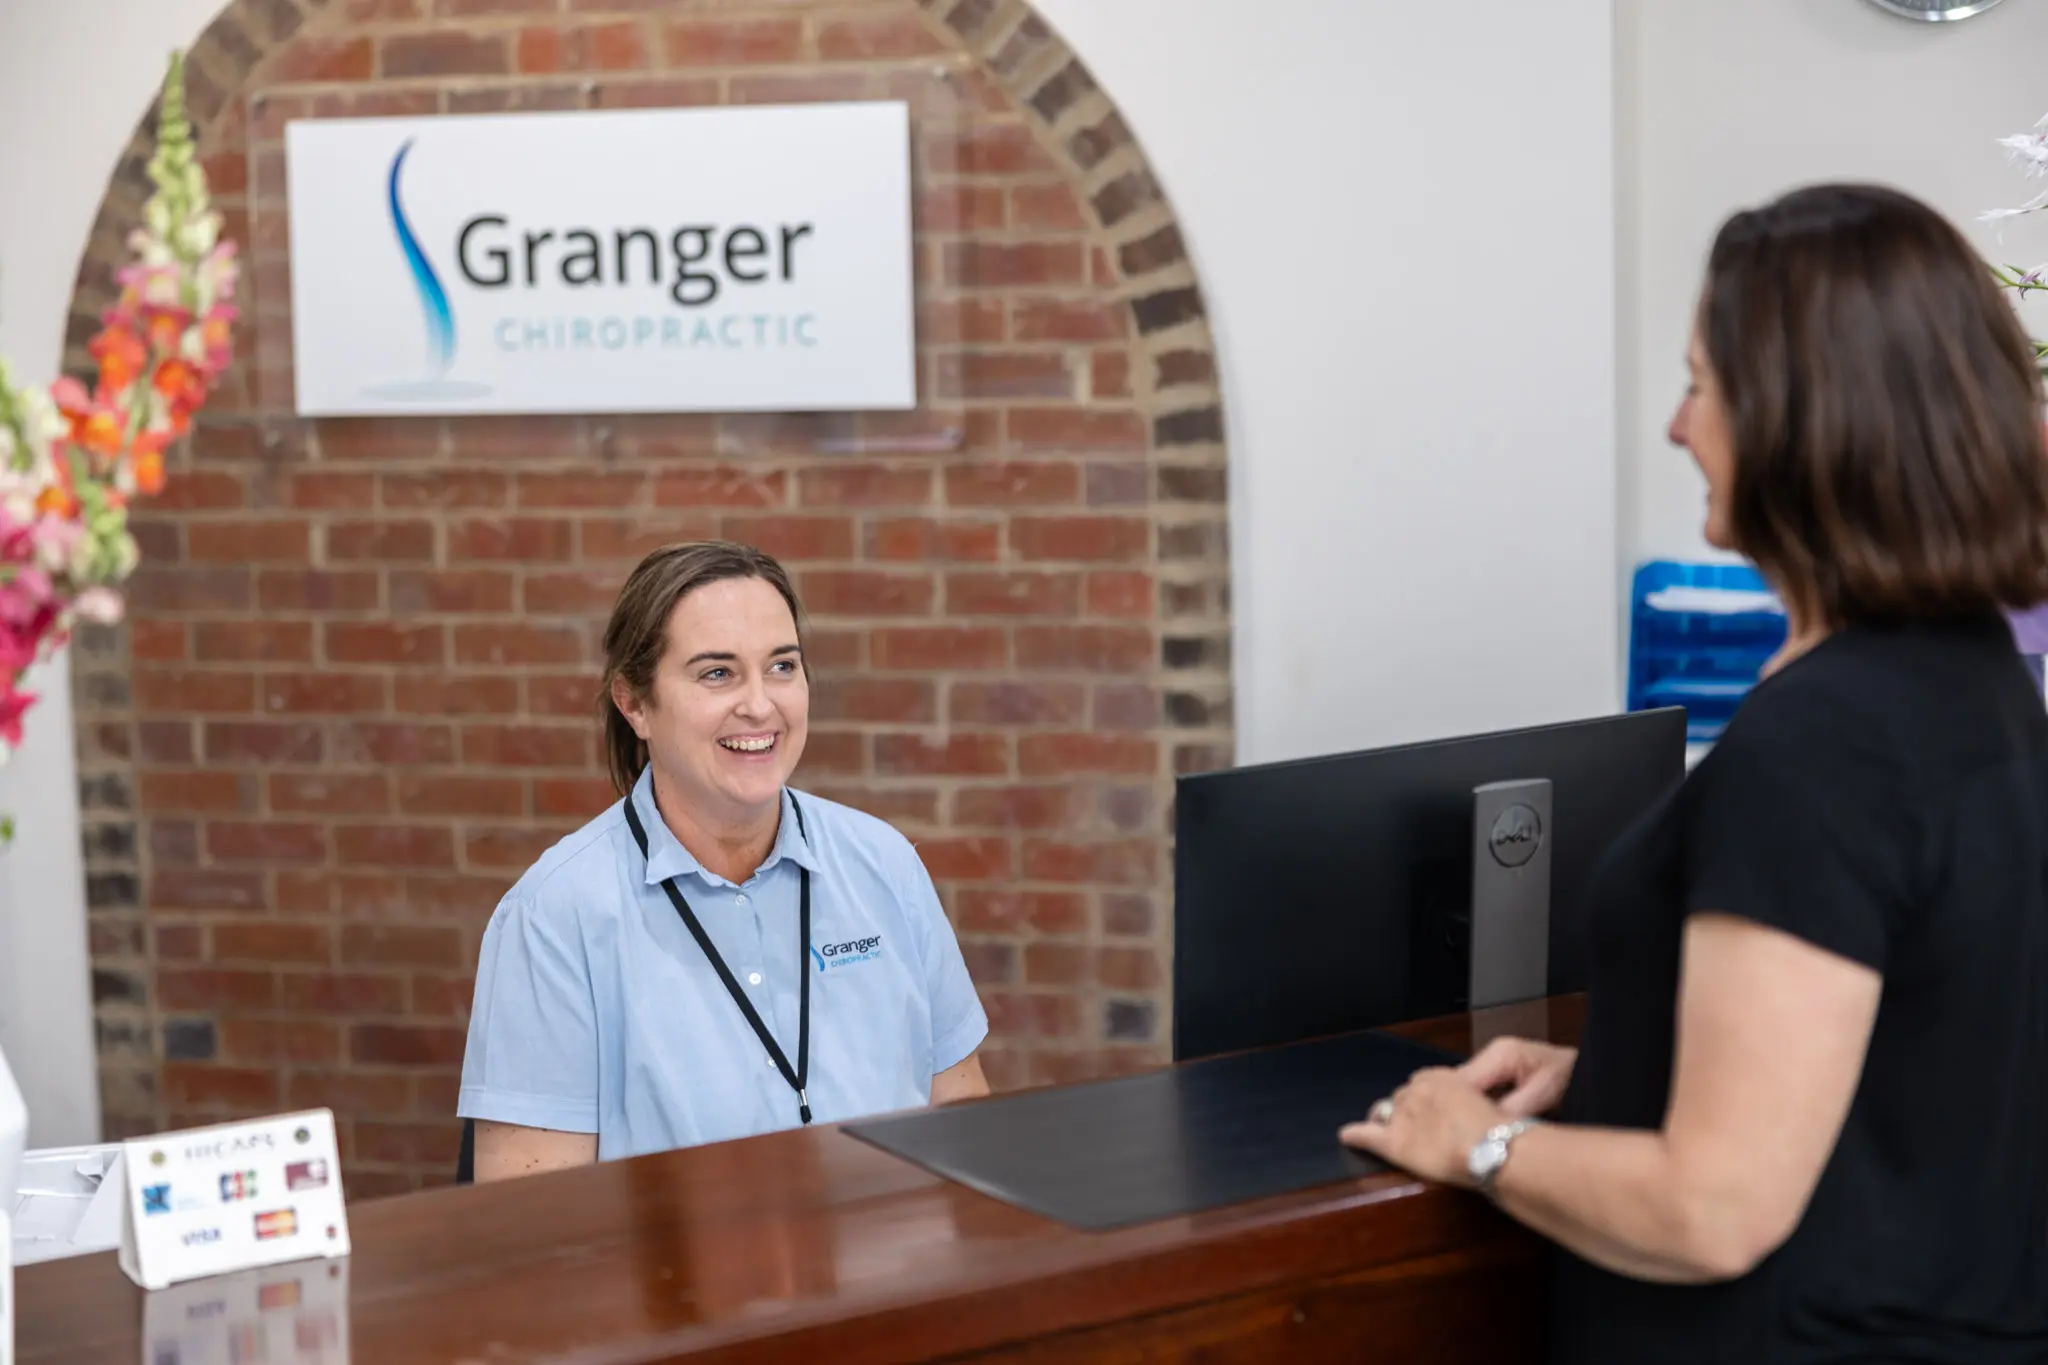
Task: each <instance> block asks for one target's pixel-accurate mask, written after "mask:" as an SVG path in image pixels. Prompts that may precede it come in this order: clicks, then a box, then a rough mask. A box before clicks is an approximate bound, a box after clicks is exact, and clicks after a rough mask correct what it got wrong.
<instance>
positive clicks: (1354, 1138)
mask: <svg viewBox="0 0 2048 1365" xmlns="http://www.w3.org/2000/svg"><path fill="white" fill-rule="evenodd" d="M1688 363H1689V366H1690V369H1691V372H1692V382H1691V386H1690V387H1689V388H1688V390H1687V392H1686V396H1685V399H1684V401H1683V402H1682V403H1681V404H1680V405H1679V408H1678V411H1677V415H1676V416H1675V417H1674V418H1673V420H1672V423H1671V430H1670V435H1671V439H1672V440H1673V441H1674V442H1675V443H1676V444H1678V445H1682V446H1684V447H1685V448H1686V449H1687V450H1689V451H1690V452H1691V453H1692V456H1693V458H1694V459H1695V460H1696V461H1697V462H1698V464H1699V467H1700V469H1701V471H1702V472H1703V473H1704V474H1705V476H1706V483H1707V511H1706V538H1707V539H1708V541H1710V542H1711V543H1712V544H1714V545H1716V546H1720V547H1724V548H1727V549H1731V550H1736V551H1739V552H1740V553H1742V554H1744V555H1745V556H1747V557H1748V558H1750V559H1751V560H1753V561H1755V563H1756V564H1757V565H1758V566H1759V568H1760V569H1761V570H1762V571H1763V572H1764V573H1765V575H1766V576H1767V577H1768V578H1769V580H1770V581H1771V582H1772V584H1773V585H1774V586H1775V588H1776V589H1777V590H1778V592H1779V594H1780V596H1781V597H1782V598H1783V600H1784V601H1785V603H1786V606H1787V610H1788V612H1789V615H1790V619H1791V630H1790V634H1789V638H1788V640H1787V642H1786V645H1785V648H1784V649H1783V651H1782V652H1781V653H1780V654H1779V655H1778V657H1777V658H1775V659H1773V660H1772V661H1771V663H1770V665H1769V666H1768V667H1767V668H1766V669H1765V671H1764V672H1765V676H1764V677H1763V678H1762V679H1761V681H1759V683H1758V684H1757V686H1756V687H1755V688H1754V689H1753V691H1752V692H1751V693H1750V695H1749V697H1748V698H1747V699H1746V701H1745V703H1744V705H1743V707H1742V708H1741V710H1740V712H1739V713H1738V714H1737V716H1736V717H1735V719H1734V721H1733V723H1732V724H1731V725H1730V726H1729V727H1728V729H1727V731H1726V732H1725V734H1724V735H1723V737H1722V739H1721V740H1720V741H1719V743H1718V744H1717V745H1716V746H1715V748H1714V750H1713V751H1712V752H1711V753H1710V754H1708V756H1707V757H1706V758H1705V759H1704V760H1702V762H1701V763H1700V764H1699V766H1698V767H1697V769H1696V770H1695V771H1694V772H1693V773H1692V775H1691V776H1690V777H1689V778H1688V780H1687V781H1686V782H1685V783H1684V785H1683V786H1682V787H1681V788H1680V789H1679V790H1678V791H1677V792H1676V793H1675V794H1674V795H1673V796H1672V797H1671V798H1670V799H1669V800H1668V801H1667V802H1666V803H1665V804H1664V805H1663V806H1662V807H1661V808H1659V809H1656V810H1653V811H1651V812H1649V813H1648V814H1647V815H1646V816H1645V817H1644V818H1643V820H1642V821H1641V822H1640V823H1639V824H1638V825H1637V826H1636V827H1635V828H1634V829H1633V830H1632V831H1630V832H1629V833H1628V834H1627V835H1626V836H1624V837H1623V838H1622V839H1621V840H1619V841H1618V842H1617V844H1616V846H1615V847H1614V848H1613V849H1612V850H1610V851H1609V853H1608V855H1607V858H1606V861H1605V863H1604V866H1603V870H1602V873H1601V875H1600V877H1599V879H1598V884H1597V885H1596V887H1595V889H1594V890H1593V892H1592V893H1591V894H1592V897H1593V910H1594V916H1595V919H1594V930H1593V943H1592V945H1591V959H1592V964H1591V974H1590V984H1589V990H1588V996H1587V1016H1586V1025H1585V1031H1584V1035H1583V1038H1582V1047H1581V1048H1580V1049H1579V1050H1577V1051H1576V1052H1575V1051H1573V1050H1570V1049H1564V1048H1555V1047H1549V1046H1545V1045H1541V1044H1537V1043H1533V1042H1528V1041H1523V1040H1504V1041H1500V1042H1496V1043H1494V1044H1493V1045H1491V1046H1489V1047H1487V1048H1485V1049H1484V1050H1482V1051H1481V1052H1480V1053H1479V1055H1478V1056H1476V1057H1475V1058H1473V1059H1472V1060H1471V1061H1470V1062H1468V1063H1467V1064H1465V1065H1464V1066H1462V1067H1459V1068H1456V1069H1431V1070H1428V1071H1424V1072H1420V1073H1418V1074H1417V1075H1416V1076H1414V1077H1413V1078H1412V1079H1411V1080H1410V1081H1409V1083H1408V1084H1407V1085H1406V1086H1404V1087H1403V1088H1401V1089H1400V1090H1399V1091H1397V1092H1396V1093H1395V1094H1394V1095H1393V1096H1392V1097H1390V1098H1389V1099H1387V1100H1383V1101H1381V1102H1380V1103H1378V1104H1376V1105H1375V1106H1374V1108H1373V1112H1372V1113H1371V1114H1370V1115H1369V1116H1368V1117H1367V1118H1366V1119H1365V1120H1364V1121H1363V1122H1360V1123H1357V1124H1353V1125H1351V1126H1349V1127H1347V1128H1346V1129H1345V1130H1344V1132H1343V1138H1344V1140H1345V1141H1346V1142H1349V1143H1351V1144H1353V1145H1355V1146H1358V1147H1361V1148H1364V1149H1365V1150H1367V1151H1371V1152H1374V1153H1377V1154H1379V1155H1381V1156H1383V1157H1385V1158H1387V1159H1388V1160H1390V1161H1393V1162H1395V1163H1396V1164H1398V1165H1401V1166H1403V1167H1406V1168H1408V1169H1410V1170H1412V1171H1415V1172H1417V1173H1419V1174H1422V1175H1425V1176H1428V1177H1431V1178H1434V1179H1438V1180H1443V1181H1448V1182H1452V1183H1457V1184H1462V1185H1468V1186H1475V1187H1477V1188H1479V1189H1481V1190H1483V1191H1485V1192H1486V1193H1487V1194H1488V1195H1490V1196H1491V1197H1492V1198H1493V1199H1494V1200H1495V1201H1496V1202H1497V1203H1498V1204H1499V1205H1500V1207H1501V1208H1503V1209H1504V1210H1506V1211H1507V1212H1508V1213H1509V1214H1510V1215H1512V1216H1514V1217H1515V1218H1518V1219H1520V1220H1521V1221H1522V1222H1524V1223H1526V1224H1528V1225H1529V1226H1531V1227H1532V1228H1534V1229H1536V1230H1537V1231H1539V1232H1541V1233H1544V1234H1545V1235H1547V1236H1549V1237H1550V1238H1552V1239H1553V1240H1554V1241H1556V1242H1557V1243H1558V1244H1560V1246H1561V1248H1562V1251H1563V1254H1562V1255H1561V1256H1560V1258H1559V1266H1560V1273H1559V1276H1558V1280H1557V1293H1556V1297H1555V1301H1554V1312H1553V1319H1552V1344H1553V1349H1554V1354H1555V1356H1556V1358H1558V1359H1561V1360H1565V1361H1573V1362H1590V1361H1631V1362H1635V1361H1660V1362H1661V1361H1731V1360H1744V1361H1851V1360H1854V1361H1875V1360H1887V1361H1891V1360H1911V1361H1972V1362H1975V1361H2020V1360H2028V1361H2034V1360H2040V1359H2043V1358H2048V714H2044V710H2043V704H2042V699H2041V695H2040V693H2039V692H2038V691H2037V690H2036V689H2035V688H2034V687H2033V685H2032V681H2031V679H2030V678H2029V676H2028V672H2027V669H2026V667H2025V666H2024V664H2023V663H2022V662H2021V659H2020V655H2019V653H2018V651H2017V650H2016V649H2015V647H2014V642H2013V638H2012V635H2011V633H2010V631H2009V629H2008V627H2007V625H2006V623H2005V620H2004V618H2003V617H2002V615H2001V609H2002V608H2016V607H2027V606H2031V605H2032V604H2034V603H2037V602H2041V601H2044V600H2048V455H2044V450H2043V440H2042V395H2041V388H2040V379H2039V376H2038V374H2037V373H2036V371H2035V368H2034V358H2033V353H2032V350H2031V348H2030V346H2029V345H2028V343H2027V340H2026V338H2025V336H2024V335H2023V334H2022V332H2021V330H2020V327H2019V325H2018V322H2017V321H2016V319H2015V318H2014V316H2013V313H2012V310H2011V308H2010V307H2009V306H2008V304H2007V303H2006V301H2005V299H2004V298H2003V297H2002V296H2001V294H2000V293H1999V291H1998V290H1997V288H1996V287H1995V285H1994V283H1993V281H1992V278H1991V274H1990V272H1989V271H1988V270H1987V269H1986V268H1985V267H1984V265H1983V264H1982V263H1981V262H1980V261H1979V260H1978V259H1977V258H1976V256H1975V255H1974V254H1973V253H1972V252H1971V250H1970V248H1969V246H1968V244H1967V243H1966V242H1965V241H1964V240H1963V238H1962V236H1961V235H1960V234H1959V233H1957V232H1956V231H1955V229H1954V228H1952V227H1951V226H1949V224H1947V223H1946V222H1944V221H1943V220H1942V219H1941V218H1939V217H1938V216H1936V215H1935V214H1934V213H1933V212H1931V211H1930V210H1929V209H1927V208H1926V207H1924V206H1922V205H1921V204H1919V203H1917V202H1915V201H1913V200H1911V199H1909V198H1907V197H1905V196H1903V195H1900V194H1897V193H1894V192H1891V191H1888V190H1883V189H1876V188H1866V187H1858V186H1823V187H1817V188H1812V189H1806V190H1801V191H1798V192H1796V193H1793V194H1788V195H1786V196H1785V197H1783V198H1781V199H1779V200H1778V201H1776V202H1775V203H1772V204H1770V205H1768V206H1767V207H1764V208H1761V209H1758V210H1755V211H1753V212H1745V213H1739V214H1737V215H1735V216H1734V217H1733V218H1732V219H1730V220H1729V221H1728V222H1727V224H1726V225H1724V226H1723V228H1722V229H1721V232H1720V234H1719V236H1718V238H1717V239H1716V241H1715V243H1714V247H1713V251H1712V255H1711V257H1710V260H1709V264H1708V267H1707V272H1706V281H1705V288H1704V291H1703V293H1702V296H1701V300H1700V304H1699V311H1698V315H1697V322H1696V327H1695V334H1694V336H1693V339H1692V344H1691V348H1690V354H1689V356H1688ZM1553 1109H1555V1116H1554V1117H1555V1121H1546V1120H1544V1119H1542V1118H1540V1117H1539V1116H1543V1115H1547V1114H1550V1113H1551V1111H1552V1110H1553Z"/></svg>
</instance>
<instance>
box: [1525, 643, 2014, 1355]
mask: <svg viewBox="0 0 2048 1365" xmlns="http://www.w3.org/2000/svg"><path fill="white" fill-rule="evenodd" d="M1590 894H1591V896H1592V898H1593V903H1592V910H1593V929H1592V933H1593V943H1592V948H1591V967H1590V977H1589V983H1588V1000H1587V1016H1586V1026H1585V1033H1584V1038H1583V1046H1582V1049H1581V1051H1580V1055H1579V1061H1578V1065H1577V1068H1576V1071H1575V1073H1574V1075H1573V1077H1572V1084H1571V1088H1570V1091H1569V1092H1568V1093H1567V1095H1566V1097H1565V1099H1564V1102H1563V1104H1562V1106H1561V1107H1560V1112H1559V1117H1560V1118H1561V1119H1563V1120H1565V1121H1567V1122H1579V1123H1593V1124H1601V1125H1607V1126H1613V1127H1626V1128H1646V1129H1654V1128H1657V1127H1660V1126H1661V1125H1662V1122H1663V1118H1664V1111H1665V1106H1666V1103H1667V1102H1668V1100H1669V1098H1670V1090H1671V1070H1672V1060H1673V1052H1672V1049H1673V1042H1674V1032H1675V1010H1676V1004H1677V998H1678V976H1679V948H1680V942H1681V936H1682V934H1683V931H1684V923H1685V919H1686V917H1687V916H1688V915H1689V914H1690V913H1692V912H1694V911H1721V912H1724V913H1727V914H1731V915H1739V916H1742V917H1745V918H1748V919H1751V920H1754V921H1757V922H1759V923H1762V924H1767V925H1770V926H1772V927H1774V928H1777V929H1781V930H1784V931H1786V932H1788V933H1792V934H1796V935H1797V936H1799V937H1800V938H1802V939H1805V940H1807V941H1808V942H1810V943H1813V944H1816V945H1818V946H1819V947H1822V948H1825V949H1827V950H1828V951H1830V952H1833V953H1837V954H1840V955H1841V956H1843V957H1846V958H1850V959H1853V960H1854V961H1856V962H1860V963H1863V964H1865V965H1867V966H1869V967H1872V968H1874V969H1875V970H1877V971H1878V972H1880V973H1882V974H1883V977H1884V991H1883V996H1882V999H1881V1002H1880V1004H1879V1006H1878V1012H1877V1018H1876V1023H1875V1026H1874V1029H1873V1032H1872V1035H1871V1039H1870V1047H1869V1052H1868V1055H1867V1057H1866V1059H1865V1061H1864V1066H1863V1074H1862V1076H1861V1078H1860V1080H1859V1081H1858V1084H1857V1089H1856V1094H1855V1099H1854V1101H1853V1102H1852V1104H1851V1106H1850V1110H1849V1114H1848V1118H1847V1120H1846V1122H1845V1124H1844V1126H1843V1129H1842V1133H1841V1136H1840V1138H1839V1140H1838V1141H1837V1142H1836V1144H1835V1149H1834V1151H1833V1153H1832V1154H1831V1155H1830V1156H1829V1158H1828V1163H1827V1166H1826V1168H1825V1169H1824V1171H1823V1172H1822V1174H1821V1178H1820V1183H1819V1186H1818V1188H1817V1189H1816V1190H1815V1191H1814V1195H1813V1199H1812V1202H1811V1203H1810V1204H1809V1206H1808V1207H1807V1210H1806V1212H1805V1215H1804V1217H1803V1218H1802V1219H1801V1220H1800V1223H1799V1226H1798V1228H1797V1230H1796V1231H1795V1232H1794V1233H1793V1234H1792V1236H1791V1238H1790V1239H1789V1240H1788V1241H1787V1242H1786V1243H1785V1244H1784V1245H1783V1246H1782V1247H1780V1248H1779V1249H1778V1250H1777V1251H1775V1252H1774V1253H1772V1254H1771V1255H1770V1256H1769V1257H1768V1258H1766V1259H1765V1260H1764V1262H1763V1263H1762V1264H1761V1265H1760V1266H1758V1267H1757V1269H1756V1270H1755V1271H1753V1272H1752V1273H1750V1274H1749V1275H1746V1276H1744V1277H1743V1278H1741V1279H1738V1280H1734V1281H1729V1282H1725V1283H1721V1284H1713V1285H1692V1286H1684V1285H1657V1284H1650V1283H1646V1282H1643V1281H1638V1280H1632V1279H1628V1278H1625V1277H1622V1276H1618V1275H1612V1274H1609V1273H1607V1272H1605V1271H1602V1270H1599V1269H1596V1268H1595V1267H1593V1266H1591V1265H1589V1264H1587V1263H1585V1262H1583V1261H1580V1260H1579V1259H1577V1258H1576V1257H1572V1256H1570V1255H1560V1257H1559V1258H1558V1259H1559V1267H1558V1278H1557V1295H1556V1300H1555V1303H1554V1315H1553V1320H1552V1343H1553V1348H1554V1349H1553V1356H1554V1357H1555V1358H1556V1359H1559V1360H1562V1361H1569V1362H1574V1365H1578V1363H1580V1362H1608V1361H1614V1362H1622V1361H1626V1362H1630V1365H1654V1363H1655V1362H1671V1361H1715V1362H1727V1361H1736V1362H1741V1365H1764V1363H1765V1362H1779V1361H1786V1362H1795V1361H1796V1362H1807V1361H1830V1362H1837V1361H1880V1360H1882V1361H1930V1362H1934V1361H1939V1362H1950V1361H1955V1362H1963V1361H1968V1362H1977V1361H2000V1362H2003V1361H2022V1360H2025V1361H2035V1360H2048V714H2044V708H2043V702H2042V697H2041V694H2040V693H2039V692H2038V691H2037V690H2036V689H2035V687H2034V685H2033V680H2032V678H2031V677H2030V676H2029V674H2028V672H2027V669H2026V665H2025V663H2024V662H2023V661H2022V660H2021V658H2020V656H2019V654H2018V652H2017V651H2016V649H2015V648H2014V645H2013V641H2012V637H2011V634H2010V633H2009V632H2008V630H2007V629H2006V626H2005V624H2004V622H2003V621H2002V620H2001V619H2000V618H1998V617H1996V616H1995V615H1987V616H1985V617H1983V618H1979V619H1971V620H1967V621H1960V622H1956V621H1950V622H1943V623H1919V624H1915V625H1911V626H1906V627H1899V628H1888V629H1876V628H1867V627H1865V628H1857V629H1852V630H1847V631H1843V632H1840V633H1838V634H1836V635H1833V636H1830V637H1829V638H1828V639H1827V640H1825V641H1824V642H1823V643H1822V644H1820V645H1819V646H1817V647H1816V648H1815V649H1813V650H1812V651H1810V652H1809V653H1808V654H1806V655H1805V656H1803V657H1801V658H1799V659H1797V660H1795V661H1793V662H1792V663H1791V664H1789V665H1787V666H1786V667H1785V668H1784V669H1782V670H1781V671H1780V672H1778V673H1777V674H1775V675H1774V676H1772V677H1771V678H1769V679H1766V680H1765V681H1763V682H1761V683H1760V684H1758V685H1757V687H1756V688H1755V689H1754V690H1753V691H1752V692H1751V693H1750V695H1749V697H1748V699H1747V700H1746V701H1745V703H1744V705H1743V707H1742V709H1741V711H1740V712H1739V713H1738V714H1737V716H1736V717H1735V719H1734V721H1733V722H1732V723H1731V724H1730V725H1729V727H1728V729H1727V731H1726V732H1725V734H1724V735H1723V736H1722V738H1721V740H1720V742H1719V743H1718V744H1717V745H1716V746H1715V748H1714V750H1713V752H1712V753H1710V754H1708V755H1707V757H1706V758H1705V759H1704V760H1702V761H1701V763H1700V764H1699V766H1698V767H1697V768H1696V769H1695V770H1694V771H1693V773H1692V774H1691V776H1690V777H1689V778H1688V779H1687V781H1686V782H1685V784H1684V785H1683V786H1682V787H1681V788H1680V789H1679V790H1678V791H1677V792H1676V793H1675V794H1673V796H1672V797H1671V798H1670V799H1669V800H1667V801H1666V802H1665V803H1664V804H1663V805H1662V806H1661V807H1659V808H1658V809H1656V810H1653V811H1651V812H1650V813H1649V814H1647V815H1646V816H1645V817H1644V819H1643V820H1642V821H1641V822H1640V823H1639V824H1638V825H1637V826H1636V827H1635V828H1634V829H1633V830H1631V831H1630V832H1629V833H1628V834H1627V835H1626V836H1625V837H1624V838H1622V839H1621V840H1619V841H1618V842H1617V843H1616V845H1615V847H1614V848H1613V849H1611V850H1610V851H1609V853H1608V855H1607V857H1606V860H1605V863H1604V865H1603V868H1602V871H1601V873H1600V874H1599V876H1598V877H1597V878H1596V880H1595V884H1594V887H1593V889H1592V891H1591V893H1590Z"/></svg>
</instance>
